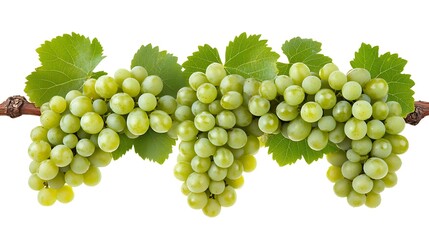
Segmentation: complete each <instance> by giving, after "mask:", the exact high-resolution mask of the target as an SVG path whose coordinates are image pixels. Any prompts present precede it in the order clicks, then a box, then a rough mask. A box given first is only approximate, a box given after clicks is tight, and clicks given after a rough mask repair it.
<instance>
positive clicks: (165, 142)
mask: <svg viewBox="0 0 429 240" xmlns="http://www.w3.org/2000/svg"><path fill="white" fill-rule="evenodd" d="M134 140H135V141H134V151H135V152H136V153H137V154H138V155H139V156H140V157H141V158H142V159H149V160H152V161H155V162H157V163H159V164H163V163H164V162H165V160H166V159H167V158H168V155H169V154H170V153H171V152H172V151H173V146H174V145H175V144H176V140H174V139H172V138H170V137H169V136H168V135H167V134H166V133H157V132H154V131H153V130H152V129H149V130H148V131H147V132H146V133H145V134H143V135H141V136H140V137H138V138H136V139H134Z"/></svg>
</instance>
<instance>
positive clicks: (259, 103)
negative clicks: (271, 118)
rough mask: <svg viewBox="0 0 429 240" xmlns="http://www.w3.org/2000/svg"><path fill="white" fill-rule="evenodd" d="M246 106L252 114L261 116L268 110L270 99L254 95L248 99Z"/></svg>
mask: <svg viewBox="0 0 429 240" xmlns="http://www.w3.org/2000/svg"><path fill="white" fill-rule="evenodd" d="M248 108H249V111H250V112H251V113H252V114H253V115H254V116H262V115H264V114H265V113H267V112H268V111H269V110H270V101H268V99H265V98H263V97H261V96H260V95H255V96H252V97H251V98H250V99H249V103H248Z"/></svg>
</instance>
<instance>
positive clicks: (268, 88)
mask: <svg viewBox="0 0 429 240" xmlns="http://www.w3.org/2000/svg"><path fill="white" fill-rule="evenodd" d="M259 95H261V97H263V98H265V99H267V100H273V99H274V98H276V97H277V87H276V84H275V83H274V80H265V81H262V82H261V85H260V86H259Z"/></svg>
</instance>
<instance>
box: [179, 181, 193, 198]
mask: <svg viewBox="0 0 429 240" xmlns="http://www.w3.org/2000/svg"><path fill="white" fill-rule="evenodd" d="M180 191H181V192H182V194H183V195H185V196H188V195H189V193H191V191H189V189H188V186H186V182H183V183H182V186H181V188H180Z"/></svg>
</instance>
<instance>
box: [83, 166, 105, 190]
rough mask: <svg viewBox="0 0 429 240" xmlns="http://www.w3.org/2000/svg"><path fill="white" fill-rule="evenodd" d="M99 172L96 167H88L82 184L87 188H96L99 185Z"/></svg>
mask: <svg viewBox="0 0 429 240" xmlns="http://www.w3.org/2000/svg"><path fill="white" fill-rule="evenodd" d="M100 180H101V172H100V169H98V167H94V166H90V167H89V169H88V171H86V173H84V174H83V183H85V185H87V186H96V185H97V184H98V183H100Z"/></svg>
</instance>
